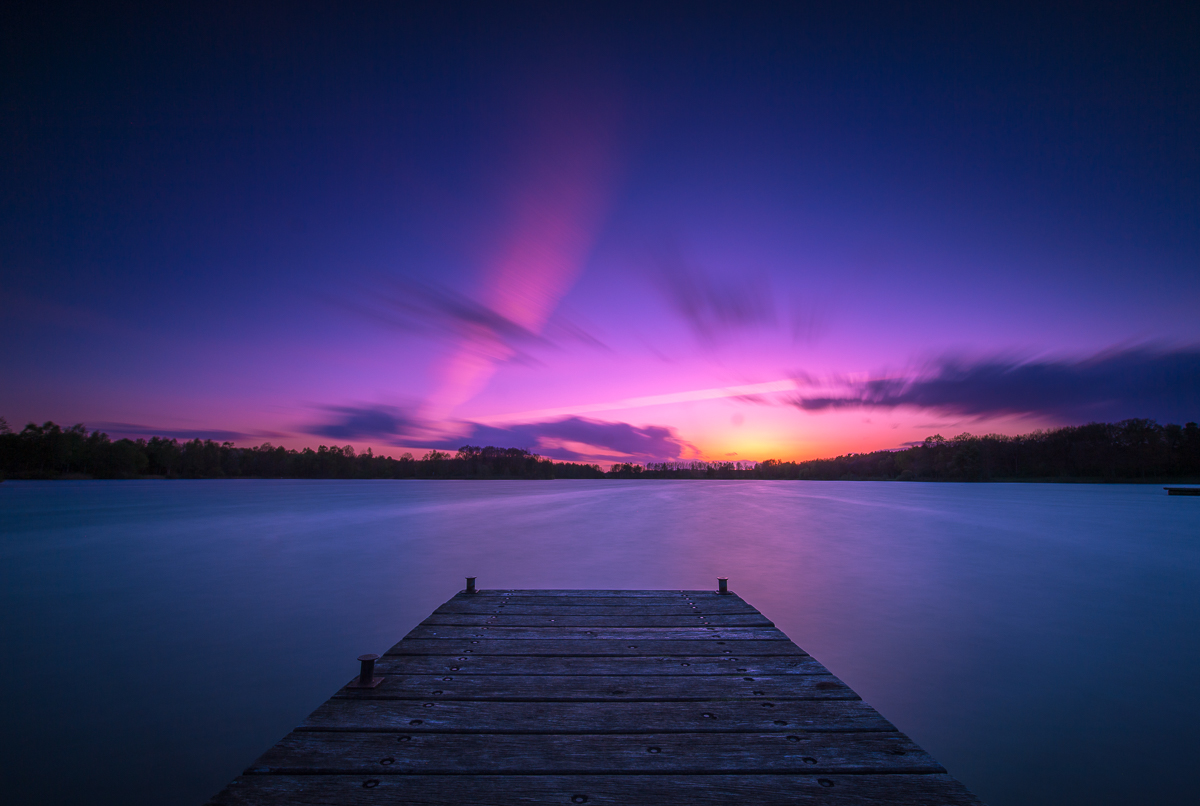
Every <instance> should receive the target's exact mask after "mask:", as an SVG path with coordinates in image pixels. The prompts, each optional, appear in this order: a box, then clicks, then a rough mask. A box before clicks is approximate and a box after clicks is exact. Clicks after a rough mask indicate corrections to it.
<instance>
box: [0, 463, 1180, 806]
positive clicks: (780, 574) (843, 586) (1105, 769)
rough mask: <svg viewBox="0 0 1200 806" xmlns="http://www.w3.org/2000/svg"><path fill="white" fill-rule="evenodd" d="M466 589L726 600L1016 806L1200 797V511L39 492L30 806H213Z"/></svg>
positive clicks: (1161, 505)
mask: <svg viewBox="0 0 1200 806" xmlns="http://www.w3.org/2000/svg"><path fill="white" fill-rule="evenodd" d="M468 574H470V575H475V576H478V577H479V584H480V586H481V587H505V588H508V587H512V588H538V587H553V588H589V587H597V588H669V589H672V588H711V587H713V586H714V585H715V578H716V577H717V576H718V575H721V576H728V577H730V580H731V588H732V589H733V590H735V591H737V592H738V593H739V594H741V595H742V596H743V597H744V598H746V599H747V600H748V601H749V602H751V603H752V604H753V605H755V606H756V607H758V608H759V609H760V610H761V611H762V612H763V613H765V614H766V615H767V616H768V617H770V618H772V619H773V620H774V621H775V622H776V623H777V624H778V625H779V627H780V628H781V629H783V630H784V631H785V632H786V633H787V634H788V635H789V636H790V637H791V638H792V639H793V640H795V641H796V642H797V643H798V644H800V646H802V647H804V648H805V649H806V650H808V651H809V652H811V653H812V654H813V655H815V656H816V657H817V658H818V659H819V660H821V661H822V662H823V663H825V664H826V665H827V666H828V667H829V668H830V669H831V670H832V671H833V672H834V673H835V674H837V675H839V676H840V677H842V678H843V679H844V680H845V681H846V682H847V683H848V684H849V685H851V686H852V687H853V688H854V689H855V690H856V691H858V692H859V693H860V694H862V696H863V697H864V698H865V699H866V700H868V701H869V702H870V703H871V704H872V705H874V706H875V707H876V708H878V709H879V710H880V711H881V712H882V713H883V714H884V715H885V716H886V717H888V718H889V719H891V720H892V721H893V722H895V723H896V725H897V726H898V727H899V728H900V729H901V730H904V731H905V732H907V733H909V734H910V735H911V736H912V737H913V738H914V739H915V740H916V741H917V742H918V743H920V744H921V745H923V746H924V747H925V748H926V749H927V750H929V751H930V752H931V753H932V754H933V755H934V756H935V757H937V758H938V760H940V761H941V762H942V763H943V764H944V765H945V766H946V767H947V768H949V769H950V771H951V772H952V773H953V774H955V775H956V776H957V777H959V778H960V779H962V780H963V781H964V782H965V783H966V784H967V785H968V786H969V787H971V788H972V789H973V790H974V791H975V792H976V793H977V794H978V795H979V796H980V797H981V798H983V799H984V800H985V801H987V802H988V803H989V804H991V806H1010V805H1011V806H1015V805H1016V804H1085V803H1086V804H1093V805H1094V804H1117V803H1121V804H1125V803H1149V802H1152V803H1156V804H1184V803H1192V802H1194V797H1195V792H1196V791H1198V790H1200V770H1197V768H1196V767H1195V765H1194V757H1195V753H1196V751H1197V749H1198V744H1197V740H1196V738H1195V731H1194V726H1195V725H1196V724H1197V723H1198V721H1200V720H1198V717H1200V690H1198V689H1197V687H1196V686H1195V681H1194V677H1195V670H1196V669H1197V668H1200V642H1198V641H1197V640H1196V636H1197V635H1198V634H1200V499H1198V498H1191V497H1178V496H1176V497H1169V496H1167V494H1166V492H1165V491H1163V490H1162V489H1161V488H1160V487H1149V486H1142V485H1049V484H1047V485H1039V484H989V485H969V484H945V483H942V484H890V483H886V482H885V483H871V482H794V481H789V482H764V481H758V482H748V481H733V482H720V481H711V482H704V481H678V482H674V481H629V482H622V481H612V480H606V481H550V482H534V481H529V482H469V481H459V482H453V481H443V482H438V481H400V482H397V481H157V482H156V481H129V482H11V481H10V482H6V483H4V484H0V607H2V608H3V613H4V618H3V619H2V620H0V647H2V648H3V650H4V654H5V662H4V663H3V664H0V696H3V697H4V700H5V708H4V712H3V713H4V715H3V717H2V720H3V731H2V733H0V736H2V737H3V738H2V739H0V741H2V742H3V754H2V755H0V759H2V760H0V765H3V785H2V788H3V791H4V793H5V800H6V801H7V802H12V803H26V802H28V803H48V804H58V803H62V804H66V803H73V804H74V803H92V804H108V803H112V804H116V803H121V804H196V803H202V802H203V801H204V800H205V799H206V798H207V797H208V796H210V795H211V794H213V793H215V792H216V791H217V790H218V789H220V788H221V787H222V786H223V785H224V784H225V783H227V782H228V780H229V779H231V778H232V777H233V776H234V775H236V774H237V773H238V772H239V771H240V770H241V769H243V768H244V767H245V766H246V765H247V764H249V763H250V762H251V761H252V760H253V759H254V758H255V757H256V756H257V755H258V754H259V753H260V752H262V751H263V750H264V749H266V748H267V747H268V746H270V745H271V744H273V743H274V742H275V741H277V740H278V739H279V738H280V737H281V736H283V735H284V734H285V733H286V732H287V731H288V730H289V729H290V728H291V727H293V726H294V725H295V724H296V723H298V722H299V721H300V720H302V719H303V718H304V717H305V716H306V715H307V714H308V713H309V711H311V710H312V709H313V708H314V707H316V706H317V705H318V704H320V703H321V702H323V701H324V700H325V699H326V698H327V697H328V696H329V695H330V694H332V693H333V691H334V690H335V689H336V688H337V687H339V686H340V685H342V684H344V683H345V682H346V681H347V680H348V679H349V678H350V677H352V676H353V675H354V674H355V672H356V671H357V663H356V662H355V661H354V657H355V656H356V655H358V654H361V653H363V652H381V651H383V650H384V649H385V648H387V647H388V646H390V645H391V644H392V643H394V642H395V641H397V640H399V639H400V638H401V637H402V636H403V634H404V633H405V632H407V631H408V630H409V629H410V628H411V627H412V626H413V625H415V624H416V623H417V622H418V621H420V620H421V619H422V618H424V617H425V616H426V615H428V614H429V612H430V611H431V610H432V609H433V608H434V607H436V606H437V605H438V604H440V603H441V602H443V601H444V600H445V599H447V598H449V597H450V596H451V595H452V594H453V593H454V592H455V591H456V590H458V589H459V588H460V587H461V585H462V577H463V576H465V575H468Z"/></svg>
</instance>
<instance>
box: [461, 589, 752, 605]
mask: <svg viewBox="0 0 1200 806" xmlns="http://www.w3.org/2000/svg"><path fill="white" fill-rule="evenodd" d="M535 593H536V594H537V595H530V596H511V597H509V596H487V595H485V594H484V593H477V594H467V593H460V594H458V595H457V596H455V597H454V598H453V599H451V600H450V602H453V603H456V604H457V603H465V602H473V603H475V605H476V606H481V605H483V606H486V605H493V606H497V607H498V606H500V605H504V606H506V607H507V606H511V605H526V606H531V605H540V606H543V607H546V606H553V607H578V606H585V607H598V606H608V607H646V606H658V607H671V606H676V607H678V606H680V605H696V606H697V607H705V606H708V605H710V604H712V605H714V606H715V605H716V603H718V602H726V601H729V602H736V601H744V600H742V599H741V598H740V597H737V596H734V595H732V594H731V595H728V596H721V595H718V594H712V595H708V596H691V597H689V596H678V595H667V596H649V595H647V596H632V597H629V598H622V597H615V596H580V595H572V596H568V595H562V596H542V595H540V594H541V591H537V592H535Z"/></svg>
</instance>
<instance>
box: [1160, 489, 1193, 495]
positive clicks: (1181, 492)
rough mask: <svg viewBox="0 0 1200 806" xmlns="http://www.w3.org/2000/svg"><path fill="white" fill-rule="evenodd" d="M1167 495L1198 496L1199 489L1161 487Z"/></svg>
mask: <svg viewBox="0 0 1200 806" xmlns="http://www.w3.org/2000/svg"><path fill="white" fill-rule="evenodd" d="M1163 489H1164V490H1166V491H1167V495H1200V487H1163Z"/></svg>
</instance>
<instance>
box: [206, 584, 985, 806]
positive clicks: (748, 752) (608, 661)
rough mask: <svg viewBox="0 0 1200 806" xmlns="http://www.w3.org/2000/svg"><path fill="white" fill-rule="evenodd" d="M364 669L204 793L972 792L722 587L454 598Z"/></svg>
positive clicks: (307, 796) (818, 795)
mask: <svg viewBox="0 0 1200 806" xmlns="http://www.w3.org/2000/svg"><path fill="white" fill-rule="evenodd" d="M375 670H376V674H377V675H379V676H383V677H385V678H386V679H385V680H384V681H383V683H382V684H380V685H379V686H377V687H376V688H373V689H350V688H344V689H342V690H341V692H339V693H338V694H336V695H335V696H334V697H333V698H332V699H330V700H329V701H327V702H326V703H325V704H324V705H322V706H321V707H320V708H318V709H317V710H316V711H315V712H313V714H312V715H310V716H309V718H308V720H306V722H305V723H304V724H303V725H301V726H300V727H298V728H297V729H296V730H295V731H293V733H292V734H290V735H289V736H288V737H286V738H285V739H284V740H283V741H282V742H280V743H279V744H278V745H276V746H275V747H274V748H272V749H271V750H269V751H268V752H267V753H266V754H265V755H264V756H263V757H262V758H260V760H259V761H258V762H257V763H256V765H255V766H254V767H253V768H251V769H250V770H247V773H248V774H247V775H243V776H242V777H240V778H238V779H237V780H236V781H234V783H233V784H231V785H230V786H229V787H228V788H227V789H226V790H225V791H224V792H222V793H221V795H219V796H218V797H217V799H216V800H214V801H213V803H214V804H252V803H253V804H260V805H265V804H284V803H287V804H318V803H320V804H323V805H324V806H341V804H354V803H367V802H369V803H371V804H372V805H374V804H378V803H381V802H405V803H424V804H427V805H430V806H431V805H432V804H458V803H486V804H495V806H506V804H513V805H514V806H515V804H522V806H530V804H541V803H555V804H560V803H566V802H572V803H612V804H616V803H623V804H627V803H656V804H662V806H667V805H668V804H683V803H687V804H689V806H693V805H694V804H717V803H721V804H725V803H734V802H737V803H742V802H745V803H754V804H767V805H768V806H771V804H783V803H788V804H796V803H818V802H819V803H820V804H822V806H836V804H850V803H855V804H866V803H891V804H900V805H903V804H916V803H921V804H926V806H930V804H944V805H945V806H965V805H966V804H972V805H973V806H978V801H977V800H976V799H975V798H974V797H972V796H971V795H970V793H969V792H967V791H966V790H965V789H964V788H963V787H962V785H961V784H959V783H958V782H957V781H955V780H954V779H953V778H950V777H949V776H947V775H945V774H943V773H944V770H942V768H941V767H940V766H939V765H938V764H937V762H936V761H934V760H933V759H932V758H930V757H929V756H928V754H926V753H925V752H924V751H923V750H921V749H920V748H919V747H917V746H916V745H915V744H914V743H913V742H912V741H911V740H910V739H908V738H907V737H906V736H904V735H903V734H901V733H898V732H897V731H896V729H895V727H894V726H893V725H891V723H889V722H888V721H887V720H886V719H884V718H883V717H882V716H881V715H880V714H879V713H878V712H876V711H875V710H874V709H872V708H871V707H870V706H868V705H866V704H865V703H863V702H862V701H861V700H860V699H858V696H857V695H856V694H855V693H854V692H853V691H851V690H850V689H849V688H848V687H847V686H846V685H845V684H844V683H842V682H841V681H840V680H838V679H837V678H836V677H834V676H833V675H831V674H829V673H828V671H827V670H826V669H825V668H824V667H823V666H821V665H820V664H819V663H817V662H816V661H815V660H813V659H812V658H811V657H809V656H808V655H807V654H806V653H804V652H803V651H802V650H800V648H799V647H797V646H796V645H795V644H793V643H792V642H791V641H789V640H788V639H787V636H785V635H784V634H783V633H782V632H780V631H779V630H777V629H776V628H775V627H774V625H772V624H771V622H770V621H768V620H767V619H766V618H765V617H764V616H762V614H760V613H758V611H757V610H755V609H754V608H753V607H751V606H750V605H748V604H747V603H746V602H744V601H743V600H741V599H740V598H739V597H738V596H736V595H728V596H722V595H719V594H717V593H716V592H714V591H678V592H676V591H605V590H602V591H578V590H556V591H543V590H537V591H482V592H480V593H477V594H472V595H468V594H466V593H460V594H458V595H456V596H455V597H454V598H453V599H451V600H450V601H449V602H447V603H446V604H444V605H443V606H442V607H440V608H438V610H437V611H435V613H434V614H433V615H432V616H430V618H428V619H426V620H425V621H424V622H422V624H421V625H419V626H418V627H417V628H415V629H414V630H413V631H412V632H410V633H409V635H408V637H406V638H405V639H404V640H403V641H401V642H400V643H399V644H397V645H396V646H395V647H393V648H392V649H391V650H389V652H388V654H387V655H385V656H384V657H383V658H381V659H380V660H379V662H378V663H377V664H376V667H375ZM563 773H569V774H566V775H564V774H563ZM732 773H736V774H732ZM847 773H854V774H847ZM881 773H885V774H881Z"/></svg>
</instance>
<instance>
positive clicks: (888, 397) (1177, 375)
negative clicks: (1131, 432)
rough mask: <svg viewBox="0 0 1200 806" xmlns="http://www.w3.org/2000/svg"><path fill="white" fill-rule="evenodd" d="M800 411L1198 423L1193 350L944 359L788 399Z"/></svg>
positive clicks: (1198, 368)
mask: <svg viewBox="0 0 1200 806" xmlns="http://www.w3.org/2000/svg"><path fill="white" fill-rule="evenodd" d="M794 402H795V405H797V406H799V407H800V408H802V409H804V410H806V411H825V410H830V409H842V408H895V407H898V406H912V407H915V408H922V409H932V410H936V411H942V412H946V413H952V414H960V415H969V416H981V417H982V416H995V415H1006V414H1040V415H1047V416H1052V417H1056V418H1059V419H1063V420H1070V421H1086V420H1109V421H1112V420H1123V419H1127V418H1131V417H1147V418H1154V419H1158V420H1161V421H1164V422H1184V421H1187V420H1195V419H1197V418H1200V349H1198V348H1188V349H1178V350H1170V351H1166V350H1151V349H1131V350H1122V351H1112V352H1107V353H1102V354H1100V355H1097V356H1094V357H1092V358H1089V359H1085V360H1078V361H1063V360H1060V361H1025V362H1021V361H1014V360H1005V359H988V360H983V361H977V362H973V363H971V362H963V361H954V360H945V361H942V362H939V363H938V364H936V365H934V367H932V368H931V369H930V370H928V371H926V372H922V373H915V374H914V375H912V376H910V377H907V378H905V377H901V378H879V379H875V380H868V381H864V382H861V383H858V384H855V385H853V386H851V387H850V389H849V390H848V391H847V392H846V393H844V394H840V395H835V396H824V397H805V396H803V395H801V396H799V397H797V398H796V399H795V401H794Z"/></svg>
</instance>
